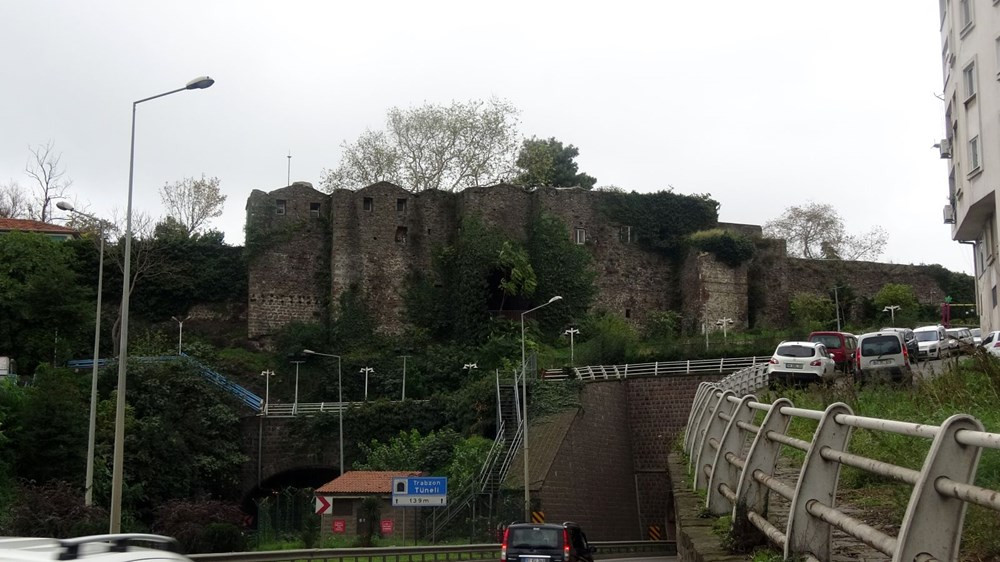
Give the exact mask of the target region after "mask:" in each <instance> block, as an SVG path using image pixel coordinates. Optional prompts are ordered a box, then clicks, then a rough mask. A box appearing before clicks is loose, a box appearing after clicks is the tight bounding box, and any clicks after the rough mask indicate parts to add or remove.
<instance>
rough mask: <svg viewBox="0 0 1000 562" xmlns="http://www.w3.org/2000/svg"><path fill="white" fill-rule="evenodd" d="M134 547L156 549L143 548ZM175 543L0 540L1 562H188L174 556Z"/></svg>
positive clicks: (104, 538) (153, 539)
mask: <svg viewBox="0 0 1000 562" xmlns="http://www.w3.org/2000/svg"><path fill="white" fill-rule="evenodd" d="M135 543H139V544H142V545H144V546H154V547H156V548H143V547H139V546H135ZM178 549H179V545H178V544H177V541H176V540H174V539H172V538H170V537H164V536H160V535H146V534H141V533H121V534H117V535H93V536H89V537H77V538H73V539H45V538H0V560H4V561H10V562H37V561H40V560H83V561H86V562H135V561H140V560H141V561H149V562H191V559H190V558H187V557H185V556H182V555H180V554H178V553H177V550H178Z"/></svg>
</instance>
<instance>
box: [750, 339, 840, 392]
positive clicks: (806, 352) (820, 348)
mask: <svg viewBox="0 0 1000 562" xmlns="http://www.w3.org/2000/svg"><path fill="white" fill-rule="evenodd" d="M835 370H836V363H834V361H833V358H832V357H830V353H829V352H828V351H827V350H826V346H825V345H823V344H821V343H817V342H811V341H783V342H781V343H780V344H778V347H777V349H775V350H774V355H772V356H771V360H770V361H768V365H767V374H768V376H769V378H770V381H771V382H772V383H783V384H786V385H788V384H798V383H812V382H823V381H830V380H833V377H834V374H835V373H834V372H835Z"/></svg>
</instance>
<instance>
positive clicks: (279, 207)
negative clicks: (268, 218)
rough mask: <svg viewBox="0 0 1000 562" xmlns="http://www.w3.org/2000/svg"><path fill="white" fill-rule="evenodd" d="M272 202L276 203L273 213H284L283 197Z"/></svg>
mask: <svg viewBox="0 0 1000 562" xmlns="http://www.w3.org/2000/svg"><path fill="white" fill-rule="evenodd" d="M274 203H275V205H276V207H275V213H276V214H279V215H283V214H285V200H284V199H278V200H277V201H275V202H274Z"/></svg>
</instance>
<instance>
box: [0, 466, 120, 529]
mask: <svg viewBox="0 0 1000 562" xmlns="http://www.w3.org/2000/svg"><path fill="white" fill-rule="evenodd" d="M15 494H16V496H17V500H16V501H14V502H13V503H12V505H11V506H10V513H9V518H8V519H7V521H6V526H5V528H3V529H0V535H4V534H6V535H13V536H22V537H56V538H68V537H78V536H83V535H90V534H94V533H95V532H103V531H104V530H106V529H107V523H108V512H107V511H106V510H105V509H104V508H101V507H96V506H90V507H87V506H85V505H84V504H83V490H80V489H78V488H76V487H75V486H72V485H70V484H69V483H68V482H63V481H59V480H53V481H50V482H46V483H45V484H41V485H36V484H35V483H33V482H25V481H22V482H21V483H20V484H19V486H18V487H17V490H16V492H15Z"/></svg>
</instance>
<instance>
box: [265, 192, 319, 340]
mask: <svg viewBox="0 0 1000 562" xmlns="http://www.w3.org/2000/svg"><path fill="white" fill-rule="evenodd" d="M246 211H247V225H248V236H247V241H248V251H250V252H251V255H250V259H249V264H248V267H249V271H248V293H249V308H248V311H247V329H248V332H249V336H250V337H251V338H256V337H259V336H263V335H268V334H273V333H275V332H277V331H278V330H279V329H280V328H281V327H282V326H284V325H285V324H288V323H289V322H292V321H296V320H298V321H303V322H315V321H318V320H321V319H322V316H323V313H324V310H325V302H326V301H325V299H326V294H327V293H326V284H327V275H326V271H327V263H326V239H327V238H326V229H327V224H328V222H327V221H328V217H329V215H330V201H329V198H328V197H327V195H325V194H323V193H321V192H319V191H316V190H315V189H313V188H312V186H310V185H309V184H308V183H295V184H293V185H290V186H288V187H284V188H281V189H276V190H274V191H272V192H270V193H264V192H263V191H260V190H256V189H255V190H254V191H253V192H252V193H251V194H250V198H249V199H248V200H247V207H246ZM279 213H280V214H279ZM251 229H252V230H253V232H254V234H253V235H252V236H251V235H250V234H249V231H250V230H251Z"/></svg>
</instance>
